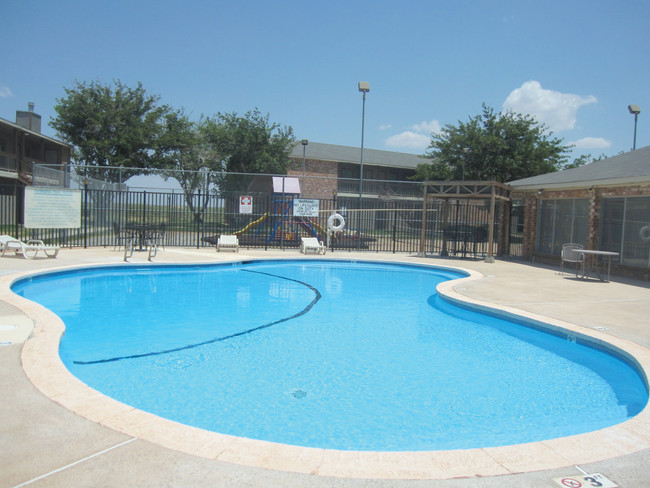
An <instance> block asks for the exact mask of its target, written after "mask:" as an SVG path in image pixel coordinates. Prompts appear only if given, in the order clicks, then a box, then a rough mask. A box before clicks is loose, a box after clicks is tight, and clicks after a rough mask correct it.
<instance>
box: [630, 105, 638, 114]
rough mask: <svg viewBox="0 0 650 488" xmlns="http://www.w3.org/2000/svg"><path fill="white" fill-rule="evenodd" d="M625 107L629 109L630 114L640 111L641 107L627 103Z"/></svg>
mask: <svg viewBox="0 0 650 488" xmlns="http://www.w3.org/2000/svg"><path fill="white" fill-rule="evenodd" d="M627 109H628V110H629V111H630V113H631V114H634V115H636V114H640V113H641V109H640V108H639V106H638V105H628V106H627Z"/></svg>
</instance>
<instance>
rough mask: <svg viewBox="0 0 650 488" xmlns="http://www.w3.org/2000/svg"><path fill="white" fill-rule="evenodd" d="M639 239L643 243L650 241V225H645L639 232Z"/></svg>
mask: <svg viewBox="0 0 650 488" xmlns="http://www.w3.org/2000/svg"><path fill="white" fill-rule="evenodd" d="M639 237H640V238H641V240H642V241H643V242H649V241H650V225H644V226H643V227H641V230H640V231H639Z"/></svg>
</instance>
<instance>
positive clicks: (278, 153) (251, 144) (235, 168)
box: [204, 109, 295, 191]
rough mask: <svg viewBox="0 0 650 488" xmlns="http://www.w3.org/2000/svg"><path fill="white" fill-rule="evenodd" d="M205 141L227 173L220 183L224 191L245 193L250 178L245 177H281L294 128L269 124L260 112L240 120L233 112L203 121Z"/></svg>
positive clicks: (248, 186) (287, 159) (265, 116)
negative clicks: (212, 148)
mask: <svg viewBox="0 0 650 488" xmlns="http://www.w3.org/2000/svg"><path fill="white" fill-rule="evenodd" d="M204 131H205V134H206V140H207V141H208V142H209V143H211V144H213V145H214V147H216V148H217V150H218V152H219V155H220V158H221V163H222V168H223V170H224V171H226V172H229V173H240V174H239V175H236V174H229V175H228V176H227V177H226V178H225V180H224V181H223V182H222V189H223V190H241V191H246V190H248V189H249V188H250V185H251V184H252V182H253V178H250V177H247V176H245V175H242V174H241V173H244V174H254V173H262V174H284V173H286V171H287V167H288V164H289V153H290V152H291V148H292V145H293V143H294V141H295V139H294V137H293V129H292V128H291V127H288V126H284V127H283V126H281V125H280V124H278V123H274V122H269V115H268V114H266V115H262V114H261V113H260V111H259V110H257V109H255V110H252V111H248V112H247V113H246V114H245V115H244V116H243V117H242V116H239V115H237V114H236V113H229V114H221V113H220V114H217V116H216V117H215V118H214V119H210V120H209V121H207V122H206V125H205V127H204Z"/></svg>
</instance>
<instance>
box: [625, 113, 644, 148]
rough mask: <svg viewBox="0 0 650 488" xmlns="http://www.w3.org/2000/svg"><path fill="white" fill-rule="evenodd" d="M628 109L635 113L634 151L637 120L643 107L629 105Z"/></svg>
mask: <svg viewBox="0 0 650 488" xmlns="http://www.w3.org/2000/svg"><path fill="white" fill-rule="evenodd" d="M627 109H628V110H629V111H630V113H631V114H634V142H633V143H632V151H634V150H635V149H636V120H637V118H638V117H639V114H640V113H641V109H640V108H639V106H638V105H628V106H627Z"/></svg>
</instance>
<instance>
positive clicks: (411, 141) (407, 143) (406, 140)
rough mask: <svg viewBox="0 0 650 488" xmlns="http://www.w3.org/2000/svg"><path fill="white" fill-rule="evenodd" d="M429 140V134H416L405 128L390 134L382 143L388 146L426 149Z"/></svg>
mask: <svg viewBox="0 0 650 488" xmlns="http://www.w3.org/2000/svg"><path fill="white" fill-rule="evenodd" d="M430 142H431V136H428V135H426V134H418V133H417V132H413V131H412V130H407V131H404V132H401V133H399V134H395V135H394V136H390V137H389V138H388V139H386V141H384V143H385V144H386V146H388V147H406V148H409V149H423V150H424V149H426V148H427V147H429V143H430Z"/></svg>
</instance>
